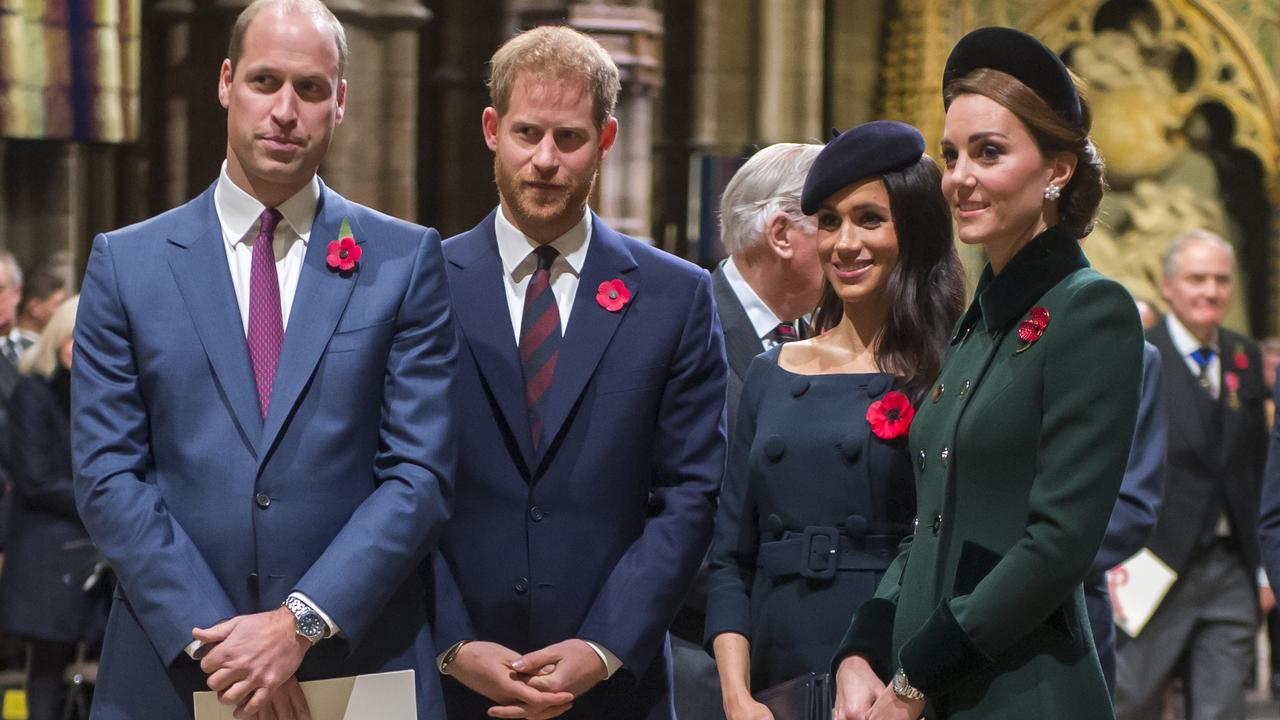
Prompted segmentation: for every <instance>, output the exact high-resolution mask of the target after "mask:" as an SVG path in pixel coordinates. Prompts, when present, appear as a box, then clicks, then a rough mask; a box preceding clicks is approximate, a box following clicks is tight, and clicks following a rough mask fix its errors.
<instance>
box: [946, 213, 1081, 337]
mask: <svg viewBox="0 0 1280 720" xmlns="http://www.w3.org/2000/svg"><path fill="white" fill-rule="evenodd" d="M1087 267H1089V261H1088V259H1086V258H1085V256H1084V252H1083V251H1082V250H1081V249H1080V241H1079V240H1077V239H1076V238H1075V237H1074V236H1073V235H1072V234H1071V231H1070V230H1069V229H1068V228H1067V226H1066V225H1063V224H1062V223H1059V224H1057V225H1054V226H1053V227H1051V228H1049V229H1048V230H1045V231H1044V232H1042V233H1040V234H1039V235H1037V236H1035V237H1034V238H1032V239H1031V242H1029V243H1027V246H1026V247H1024V248H1022V249H1021V250H1019V251H1018V254H1017V255H1014V256H1013V259H1012V260H1010V261H1009V264H1008V265H1007V266H1005V269H1004V272H1002V273H1000V274H999V275H996V274H994V273H993V272H991V264H990V263H988V264H987V266H986V268H984V269H983V271H982V277H981V278H980V279H979V280H978V288H977V290H975V291H974V296H973V302H972V303H971V304H970V305H969V309H968V310H967V311H966V312H965V314H964V316H963V317H961V318H960V322H959V323H958V324H957V325H956V332H955V334H954V335H952V336H951V342H952V344H955V343H956V342H958V341H959V340H960V338H962V337H964V336H965V334H966V333H967V332H968V331H969V330H970V329H971V328H972V326H973V325H974V324H975V323H976V322H977V321H978V318H979V317H981V318H982V319H983V320H985V326H986V328H987V329H988V330H991V331H993V332H994V331H999V330H1004V329H1006V328H1008V327H1009V326H1010V325H1011V324H1012V323H1013V322H1014V321H1015V320H1017V319H1018V318H1020V317H1022V315H1023V314H1024V313H1025V312H1026V311H1027V310H1028V309H1030V308H1031V305H1032V303H1034V302H1035V301H1036V300H1038V299H1040V297H1041V296H1042V295H1044V294H1045V293H1046V292H1048V291H1049V289H1050V288H1052V287H1053V286H1054V285H1057V284H1058V283H1059V282H1060V281H1061V280H1062V279H1063V278H1065V277H1066V276H1068V275H1070V274H1071V273H1073V272H1075V271H1076V270H1079V269H1081V268H1087Z"/></svg>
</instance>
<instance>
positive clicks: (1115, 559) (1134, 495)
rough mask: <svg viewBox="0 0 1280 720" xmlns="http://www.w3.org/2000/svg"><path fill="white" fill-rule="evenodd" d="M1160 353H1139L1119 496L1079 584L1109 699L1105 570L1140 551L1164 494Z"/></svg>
mask: <svg viewBox="0 0 1280 720" xmlns="http://www.w3.org/2000/svg"><path fill="white" fill-rule="evenodd" d="M1139 315H1141V307H1139ZM1160 373H1161V369H1160V351H1159V350H1158V349H1157V348H1156V346H1155V345H1152V344H1151V343H1149V342H1148V343H1144V345H1143V348H1142V397H1141V400H1140V401H1139V404H1138V423H1137V425H1136V426H1135V427H1134V430H1133V447H1131V448H1130V449H1129V461H1128V463H1127V464H1126V465H1125V468H1124V480H1122V481H1121V483H1120V495H1119V497H1117V498H1116V506H1115V508H1114V509H1113V510H1112V511H1111V521H1110V522H1108V523H1107V534H1106V535H1104V536H1103V537H1102V547H1100V548H1098V555H1097V557H1095V558H1094V559H1093V565H1092V566H1091V567H1090V568H1089V574H1088V575H1086V576H1085V579H1084V606H1085V611H1086V612H1088V613H1089V628H1090V630H1092V632H1093V644H1094V647H1096V648H1097V649H1098V662H1099V663H1101V665H1102V674H1103V676H1104V677H1105V678H1106V680H1107V687H1108V688H1110V690H1111V695H1112V697H1115V691H1116V623H1115V615H1114V612H1113V610H1112V605H1111V594H1110V591H1109V590H1108V588H1107V571H1108V570H1110V569H1112V568H1114V567H1115V566H1116V565H1119V564H1120V563H1122V562H1124V561H1125V560H1127V559H1129V557H1131V556H1132V555H1133V554H1134V553H1136V552H1138V551H1139V550H1141V549H1142V548H1143V547H1144V546H1145V545H1146V544H1147V540H1148V539H1149V538H1150V537H1151V533H1152V531H1153V530H1154V529H1155V525H1156V515H1157V514H1158V513H1159V510H1160V500H1161V498H1162V497H1163V495H1164V462H1165V456H1166V455H1167V454H1168V447H1169V412H1168V408H1167V406H1166V404H1165V398H1164V391H1163V389H1162V388H1161V387H1160Z"/></svg>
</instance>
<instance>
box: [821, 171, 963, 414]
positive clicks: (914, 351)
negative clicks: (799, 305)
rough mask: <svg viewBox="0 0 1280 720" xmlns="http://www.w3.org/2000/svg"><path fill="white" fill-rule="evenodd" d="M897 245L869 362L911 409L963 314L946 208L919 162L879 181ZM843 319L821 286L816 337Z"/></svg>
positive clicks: (933, 175) (937, 182)
mask: <svg viewBox="0 0 1280 720" xmlns="http://www.w3.org/2000/svg"><path fill="white" fill-rule="evenodd" d="M881 179H882V180H883V181H884V186H885V190H887V191H888V195H889V214H890V215H892V216H893V228H894V231H895V233H896V234H897V238H898V264H897V265H896V266H894V268H893V270H892V271H891V272H890V273H889V281H888V285H887V287H886V288H885V292H887V293H888V294H889V298H890V306H889V317H888V319H887V320H886V322H885V327H884V330H883V331H882V333H881V335H880V343H879V345H878V346H877V347H876V362H877V363H878V364H879V365H880V367H881V369H883V370H884V371H885V372H890V373H893V374H894V375H897V376H898V377H899V378H901V380H902V383H903V386H904V389H905V390H906V391H907V394H908V396H910V397H911V401H912V403H919V401H920V399H921V398H923V397H924V392H925V390H927V389H928V388H929V386H930V385H931V384H932V383H933V381H934V378H936V377H938V373H940V372H941V371H942V360H943V358H944V357H945V356H946V352H947V339H948V337H949V336H950V333H951V328H952V326H953V325H955V322H956V319H957V318H959V317H960V313H961V312H962V311H963V310H964V277H963V273H962V270H961V266H960V257H959V256H958V255H957V254H956V248H955V242H954V241H953V240H952V237H951V209H950V208H948V207H947V201H946V199H945V198H943V196H942V173H941V172H939V170H938V166H937V165H936V164H935V163H934V162H933V160H932V159H931V158H930V157H929V156H927V155H925V156H923V157H921V158H920V160H919V162H917V163H915V164H914V165H909V166H907V167H905V168H903V169H901V170H896V171H894V172H890V173H886V174H884V175H882V176H881ZM843 317H844V302H843V301H842V300H841V299H840V296H839V295H837V294H836V291H835V288H833V287H832V286H831V283H830V282H829V281H824V282H823V284H822V299H820V300H819V301H818V307H817V309H816V310H815V311H814V314H813V326H814V330H815V331H816V332H820V333H821V332H826V331H827V330H830V329H831V328H833V327H835V326H836V325H837V324H838V323H839V322H840V320H841V319H842V318H843Z"/></svg>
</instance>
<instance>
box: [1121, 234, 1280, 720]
mask: <svg viewBox="0 0 1280 720" xmlns="http://www.w3.org/2000/svg"><path fill="white" fill-rule="evenodd" d="M1234 279H1235V258H1234V254H1233V252H1232V248H1231V245H1230V244H1229V243H1227V242H1226V241H1225V240H1223V239H1222V238H1220V237H1218V236H1217V235H1214V234H1212V233H1208V232H1204V231H1193V232H1190V233H1186V234H1184V235H1181V236H1179V237H1178V238H1175V239H1174V241H1173V242H1172V243H1171V245H1170V247H1169V251H1168V252H1167V253H1166V255H1165V261H1164V280H1163V283H1162V286H1161V290H1162V293H1163V295H1164V297H1165V299H1166V300H1167V301H1168V302H1169V309H1170V312H1169V313H1168V315H1167V316H1166V317H1165V320H1164V322H1161V323H1158V324H1157V325H1156V326H1155V327H1154V328H1152V329H1151V330H1150V332H1149V334H1148V339H1149V340H1150V341H1151V343H1152V344H1154V345H1155V346H1156V347H1157V348H1158V349H1159V350H1160V353H1161V358H1162V360H1163V363H1162V364H1163V368H1162V374H1161V375H1162V380H1161V386H1162V388H1163V391H1164V394H1165V400H1166V401H1167V403H1168V406H1169V407H1170V408H1171V409H1176V410H1175V411H1174V412H1172V413H1171V414H1170V418H1169V437H1168V441H1169V448H1168V455H1167V458H1166V459H1167V462H1166V468H1165V492H1164V497H1163V500H1162V504H1161V507H1160V512H1159V515H1158V519H1157V521H1156V529H1155V533H1154V535H1153V536H1152V538H1151V541H1150V542H1149V543H1148V545H1147V547H1148V548H1149V549H1150V550H1151V551H1152V552H1153V553H1154V554H1155V555H1156V556H1157V557H1159V558H1160V559H1161V560H1163V561H1164V562H1165V563H1166V564H1167V565H1168V566H1169V567H1170V568H1171V569H1172V570H1173V571H1174V572H1175V573H1177V579H1176V580H1175V581H1174V583H1173V586H1172V587H1171V588H1170V589H1169V592H1168V594H1167V595H1166V596H1165V598H1164V600H1163V602H1162V603H1161V604H1160V606H1159V608H1157V609H1156V612H1155V614H1154V615H1153V616H1152V617H1151V620H1150V621H1149V622H1148V624H1147V626H1146V627H1145V628H1144V629H1143V630H1142V631H1141V632H1140V633H1139V635H1138V637H1136V638H1132V639H1130V640H1128V641H1126V642H1124V643H1123V644H1122V645H1121V647H1120V651H1119V656H1118V658H1117V682H1116V710H1117V713H1116V714H1117V717H1118V718H1120V720H1145V719H1146V718H1152V717H1159V715H1160V705H1161V702H1162V700H1163V690H1164V685H1165V682H1166V681H1167V679H1168V677H1169V676H1170V674H1171V673H1172V672H1173V671H1174V669H1175V665H1176V664H1177V663H1178V662H1179V659H1181V658H1185V660H1186V676H1185V678H1184V689H1185V690H1186V695H1187V702H1186V710H1187V717H1188V718H1189V719H1190V720H1201V719H1203V718H1225V717H1240V718H1243V717H1244V714H1245V691H1246V684H1247V683H1248V680H1249V673H1250V668H1251V667H1252V664H1253V645H1254V637H1255V635H1256V633H1257V629H1258V618H1259V615H1258V610H1259V592H1258V587H1257V574H1258V568H1259V546H1258V529H1257V517H1258V495H1259V489H1258V486H1259V480H1260V479H1261V476H1262V470H1263V462H1264V459H1265V453H1266V420H1265V417H1264V401H1265V399H1266V386H1265V384H1264V383H1263V381H1262V375H1261V367H1262V361H1261V356H1260V354H1259V352H1258V347H1257V345H1256V344H1254V343H1253V342H1252V341H1251V340H1249V339H1248V338H1246V337H1244V336H1242V335H1239V334H1237V333H1234V332H1232V331H1230V330H1227V329H1226V328H1223V327H1222V320H1223V316H1224V315H1225V313H1226V310H1227V304H1228V301H1229V300H1230V297H1231V290H1232V284H1233V281H1234Z"/></svg>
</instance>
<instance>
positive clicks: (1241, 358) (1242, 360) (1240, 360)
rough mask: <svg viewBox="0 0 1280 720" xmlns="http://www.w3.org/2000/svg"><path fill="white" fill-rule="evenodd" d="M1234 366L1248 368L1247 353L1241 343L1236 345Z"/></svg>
mask: <svg viewBox="0 0 1280 720" xmlns="http://www.w3.org/2000/svg"><path fill="white" fill-rule="evenodd" d="M1235 361H1236V367H1237V368H1240V369H1241V370H1248V369H1249V354H1248V353H1246V352H1245V351H1244V346H1243V345H1236V356H1235Z"/></svg>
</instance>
